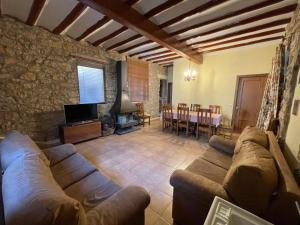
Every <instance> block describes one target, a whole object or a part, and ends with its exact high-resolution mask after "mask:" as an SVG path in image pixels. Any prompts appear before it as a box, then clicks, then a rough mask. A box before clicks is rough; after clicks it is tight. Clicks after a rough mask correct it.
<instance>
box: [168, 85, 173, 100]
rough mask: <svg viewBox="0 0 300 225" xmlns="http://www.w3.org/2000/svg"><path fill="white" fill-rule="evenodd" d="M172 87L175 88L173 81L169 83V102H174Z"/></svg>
mask: <svg viewBox="0 0 300 225" xmlns="http://www.w3.org/2000/svg"><path fill="white" fill-rule="evenodd" d="M172 89H173V83H172V82H169V83H168V103H169V104H172Z"/></svg>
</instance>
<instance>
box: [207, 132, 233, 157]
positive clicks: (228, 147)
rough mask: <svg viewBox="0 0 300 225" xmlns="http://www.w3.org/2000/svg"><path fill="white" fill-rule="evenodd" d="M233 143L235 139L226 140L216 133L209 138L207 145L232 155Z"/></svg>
mask: <svg viewBox="0 0 300 225" xmlns="http://www.w3.org/2000/svg"><path fill="white" fill-rule="evenodd" d="M235 144H236V142H235V141H232V140H228V139H225V138H223V137H220V136H217V135H213V136H212V137H211V138H210V139H209V145H210V146H211V147H213V148H215V149H217V150H219V151H221V152H224V153H226V154H229V155H233V153H234V148H235Z"/></svg>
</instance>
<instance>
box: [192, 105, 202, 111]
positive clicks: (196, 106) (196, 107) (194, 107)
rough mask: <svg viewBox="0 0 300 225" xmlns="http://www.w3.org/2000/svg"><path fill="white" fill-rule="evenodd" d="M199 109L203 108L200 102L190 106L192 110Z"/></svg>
mask: <svg viewBox="0 0 300 225" xmlns="http://www.w3.org/2000/svg"><path fill="white" fill-rule="evenodd" d="M199 109H201V105H200V104H191V108H190V110H191V111H193V112H197V111H198V110H199Z"/></svg>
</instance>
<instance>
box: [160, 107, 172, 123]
mask: <svg viewBox="0 0 300 225" xmlns="http://www.w3.org/2000/svg"><path fill="white" fill-rule="evenodd" d="M162 118H163V120H164V119H171V120H172V119H173V109H172V105H169V104H165V105H163V106H162Z"/></svg>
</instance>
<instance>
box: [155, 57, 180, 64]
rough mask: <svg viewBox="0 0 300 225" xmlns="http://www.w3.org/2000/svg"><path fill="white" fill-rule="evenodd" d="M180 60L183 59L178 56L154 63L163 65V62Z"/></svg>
mask: <svg viewBox="0 0 300 225" xmlns="http://www.w3.org/2000/svg"><path fill="white" fill-rule="evenodd" d="M180 58H182V56H176V57H173V58H168V59H161V60H157V61H153V63H161V62H166V61H172V60H175V59H180Z"/></svg>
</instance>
